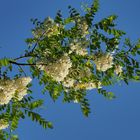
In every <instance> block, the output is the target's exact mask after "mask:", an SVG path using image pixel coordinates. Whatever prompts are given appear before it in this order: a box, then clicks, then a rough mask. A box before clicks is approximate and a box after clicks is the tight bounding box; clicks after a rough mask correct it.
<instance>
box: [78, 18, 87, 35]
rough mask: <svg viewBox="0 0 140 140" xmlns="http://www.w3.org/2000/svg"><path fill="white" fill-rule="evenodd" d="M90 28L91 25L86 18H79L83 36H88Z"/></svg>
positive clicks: (79, 27)
mask: <svg viewBox="0 0 140 140" xmlns="http://www.w3.org/2000/svg"><path fill="white" fill-rule="evenodd" d="M88 28H89V26H88V24H87V21H86V20H82V19H79V20H78V29H79V31H80V34H81V35H82V36H86V35H87V34H89V32H88Z"/></svg>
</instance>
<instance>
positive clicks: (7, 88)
mask: <svg viewBox="0 0 140 140" xmlns="http://www.w3.org/2000/svg"><path fill="white" fill-rule="evenodd" d="M30 82H31V78H30V77H22V78H18V79H15V80H7V79H1V80H0V105H4V104H8V103H9V102H10V100H11V99H12V98H13V97H15V94H16V95H17V97H18V100H21V99H22V98H23V97H24V96H25V95H26V94H27V87H26V86H27V85H28V84H29V83H30Z"/></svg>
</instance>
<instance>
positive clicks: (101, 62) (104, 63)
mask: <svg viewBox="0 0 140 140" xmlns="http://www.w3.org/2000/svg"><path fill="white" fill-rule="evenodd" d="M94 63H95V64H96V68H97V70H99V71H106V70H108V69H109V68H111V67H112V66H113V56H112V55H111V54H109V53H105V54H101V55H99V56H97V57H95V60H94Z"/></svg>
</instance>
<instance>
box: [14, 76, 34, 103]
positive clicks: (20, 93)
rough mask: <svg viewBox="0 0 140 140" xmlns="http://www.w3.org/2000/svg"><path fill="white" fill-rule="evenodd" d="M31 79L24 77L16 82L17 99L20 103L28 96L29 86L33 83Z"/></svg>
mask: <svg viewBox="0 0 140 140" xmlns="http://www.w3.org/2000/svg"><path fill="white" fill-rule="evenodd" d="M31 80H32V79H31V78H30V77H22V78H19V79H17V80H15V86H16V93H15V95H16V97H17V99H18V100H19V101H20V100H22V98H23V97H24V96H25V95H26V94H27V90H28V88H27V85H28V84H29V83H30V82H31Z"/></svg>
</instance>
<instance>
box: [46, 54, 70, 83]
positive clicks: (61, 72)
mask: <svg viewBox="0 0 140 140" xmlns="http://www.w3.org/2000/svg"><path fill="white" fill-rule="evenodd" d="M71 67H72V62H71V60H70V58H69V56H68V55H67V54H65V55H64V56H62V57H61V58H60V59H59V60H58V61H57V62H55V63H51V64H49V65H48V66H46V67H45V71H46V72H47V74H49V75H50V76H52V78H53V79H54V80H56V81H58V82H60V81H63V80H64V78H65V77H66V76H67V75H68V73H69V68H71Z"/></svg>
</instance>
